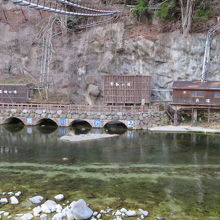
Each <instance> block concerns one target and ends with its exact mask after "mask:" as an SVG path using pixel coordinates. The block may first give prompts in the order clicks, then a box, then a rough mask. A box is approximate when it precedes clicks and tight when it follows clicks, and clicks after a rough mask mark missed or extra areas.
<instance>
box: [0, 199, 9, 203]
mask: <svg viewBox="0 0 220 220" xmlns="http://www.w3.org/2000/svg"><path fill="white" fill-rule="evenodd" d="M7 203H8V199H7V198H1V199H0V204H7Z"/></svg>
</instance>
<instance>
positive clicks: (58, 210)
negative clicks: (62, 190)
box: [56, 204, 63, 213]
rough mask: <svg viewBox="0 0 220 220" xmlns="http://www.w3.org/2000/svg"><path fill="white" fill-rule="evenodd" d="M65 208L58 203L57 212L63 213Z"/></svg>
mask: <svg viewBox="0 0 220 220" xmlns="http://www.w3.org/2000/svg"><path fill="white" fill-rule="evenodd" d="M62 210H63V208H62V206H61V205H60V204H57V205H56V212H58V213H61V212H62Z"/></svg>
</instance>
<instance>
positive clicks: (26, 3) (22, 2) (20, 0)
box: [11, 0, 116, 17]
mask: <svg viewBox="0 0 220 220" xmlns="http://www.w3.org/2000/svg"><path fill="white" fill-rule="evenodd" d="M11 1H12V2H13V3H14V4H19V5H21V6H28V7H30V8H35V9H37V10H43V11H48V12H54V13H59V14H67V15H76V16H88V17H99V16H109V15H114V14H115V13H116V12H114V13H113V12H108V13H97V14H92V13H81V12H71V11H66V10H60V9H55V8H50V7H47V6H43V5H38V4H35V3H32V2H29V1H25V0H11Z"/></svg>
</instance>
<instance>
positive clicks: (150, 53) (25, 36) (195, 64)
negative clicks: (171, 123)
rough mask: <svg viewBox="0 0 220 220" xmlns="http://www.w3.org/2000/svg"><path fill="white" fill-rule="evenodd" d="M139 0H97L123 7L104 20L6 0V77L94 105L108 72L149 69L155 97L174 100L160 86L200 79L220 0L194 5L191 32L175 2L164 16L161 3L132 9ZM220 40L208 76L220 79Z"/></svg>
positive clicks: (2, 46)
mask: <svg viewBox="0 0 220 220" xmlns="http://www.w3.org/2000/svg"><path fill="white" fill-rule="evenodd" d="M133 2H134V1H124V0H121V1H119V0H116V1H107V0H106V1H98V0H97V1H95V2H94V3H93V6H94V5H95V6H96V7H99V8H106V9H112V10H113V9H114V10H115V9H116V10H120V11H121V13H120V16H119V17H115V18H114V19H112V20H111V21H108V22H105V19H103V20H101V19H92V18H87V19H82V18H79V17H65V16H63V15H59V14H58V15H57V14H56V15H54V14H52V13H49V12H41V13H39V11H37V10H34V9H30V8H25V7H22V10H21V7H20V6H17V5H14V4H12V3H11V2H10V1H8V0H4V1H1V3H0V33H1V41H0V56H1V58H2V59H1V61H0V73H1V74H0V81H1V83H34V84H35V85H36V87H37V88H40V91H41V93H40V95H39V97H36V100H35V101H40V102H43V101H49V102H63V103H64V102H68V103H69V102H71V103H80V104H82V103H83V104H84V103H87V104H94V103H101V101H102V80H101V76H102V75H103V74H144V75H151V76H152V88H153V89H154V96H155V99H161V100H162V99H166V100H169V99H170V93H169V91H160V90H164V89H168V90H169V89H170V88H171V86H172V82H173V80H177V79H178V80H181V79H182V80H183V79H185V80H186V79H188V80H191V79H200V78H201V68H202V60H203V53H204V45H205V38H206V32H207V30H208V29H209V28H210V27H211V26H213V25H214V24H216V22H217V20H218V15H219V14H218V13H219V11H220V10H219V8H220V2H219V1H209V2H211V4H209V5H208V6H207V7H208V9H201V11H200V12H198V11H197V12H196V10H198V6H197V9H196V8H194V9H195V11H194V12H195V13H194V14H193V21H192V25H191V28H190V31H189V34H187V35H183V34H182V32H183V30H182V24H181V10H180V8H178V7H175V10H174V9H172V10H171V9H169V10H171V11H169V10H168V14H167V17H166V16H165V17H164V16H163V19H162V20H161V16H162V15H164V14H163V13H164V12H163V13H162V15H160V16H158V15H157V13H158V10H157V11H149V10H146V11H144V12H143V13H142V12H141V13H138V14H136V15H134V13H132V11H133V10H134V8H135V4H134V3H133ZM157 2H158V3H159V2H160V1H156V3H157ZM168 2H175V1H168ZM201 2H205V1H201ZM84 3H87V4H88V1H84ZM90 3H91V2H90ZM163 10H165V9H163ZM166 10H167V8H166ZM206 10H208V12H209V13H207V12H206ZM210 10H211V12H210ZM171 12H172V13H171ZM198 14H199V16H198ZM196 15H197V17H195V16H196ZM100 21H102V23H100V24H99V25H96V26H94V27H91V28H88V27H87V26H86V25H88V24H91V23H92V24H93V23H94V22H98V23H99V22H100ZM219 42H220V37H219V36H217V37H216V38H214V41H213V46H212V63H211V68H210V74H209V76H208V77H209V79H210V80H220V71H219V70H220V64H219V63H220V62H219V60H220V57H219V49H220V43H219ZM43 70H44V71H43ZM43 73H44V75H43ZM45 88H46V89H48V90H47V91H48V97H47V94H45ZM45 97H46V98H48V100H46V99H45Z"/></svg>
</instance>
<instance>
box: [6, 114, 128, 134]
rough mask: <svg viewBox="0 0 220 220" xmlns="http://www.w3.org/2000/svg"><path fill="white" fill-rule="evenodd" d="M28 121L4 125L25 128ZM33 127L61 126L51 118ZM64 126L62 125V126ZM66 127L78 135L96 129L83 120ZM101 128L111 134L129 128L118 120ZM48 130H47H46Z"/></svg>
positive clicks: (16, 120) (15, 120) (10, 120)
mask: <svg viewBox="0 0 220 220" xmlns="http://www.w3.org/2000/svg"><path fill="white" fill-rule="evenodd" d="M27 121H28V118H27V119H26V120H25V119H24V118H22V119H20V118H19V117H9V118H7V119H5V120H3V123H2V124H4V125H17V126H25V125H29V124H28V123H26V122H27ZM31 125H36V126H38V127H39V129H44V128H48V127H49V128H53V129H55V130H56V129H57V127H58V126H60V124H59V120H57V119H50V118H41V119H38V120H36V121H35V122H34V123H32V124H31ZM61 126H62V125H61ZM65 127H70V129H73V130H75V132H76V133H87V132H89V131H90V130H91V129H92V128H93V127H96V128H97V126H95V125H93V124H91V122H90V121H89V120H82V119H76V120H72V121H71V120H69V123H68V124H66V126H65ZM99 128H104V129H105V130H106V131H108V132H109V133H124V132H125V131H126V130H127V129H128V127H127V126H126V125H125V123H123V122H121V121H117V120H113V121H108V122H105V123H104V124H102V125H100V126H99ZM45 130H46V129H45Z"/></svg>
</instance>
